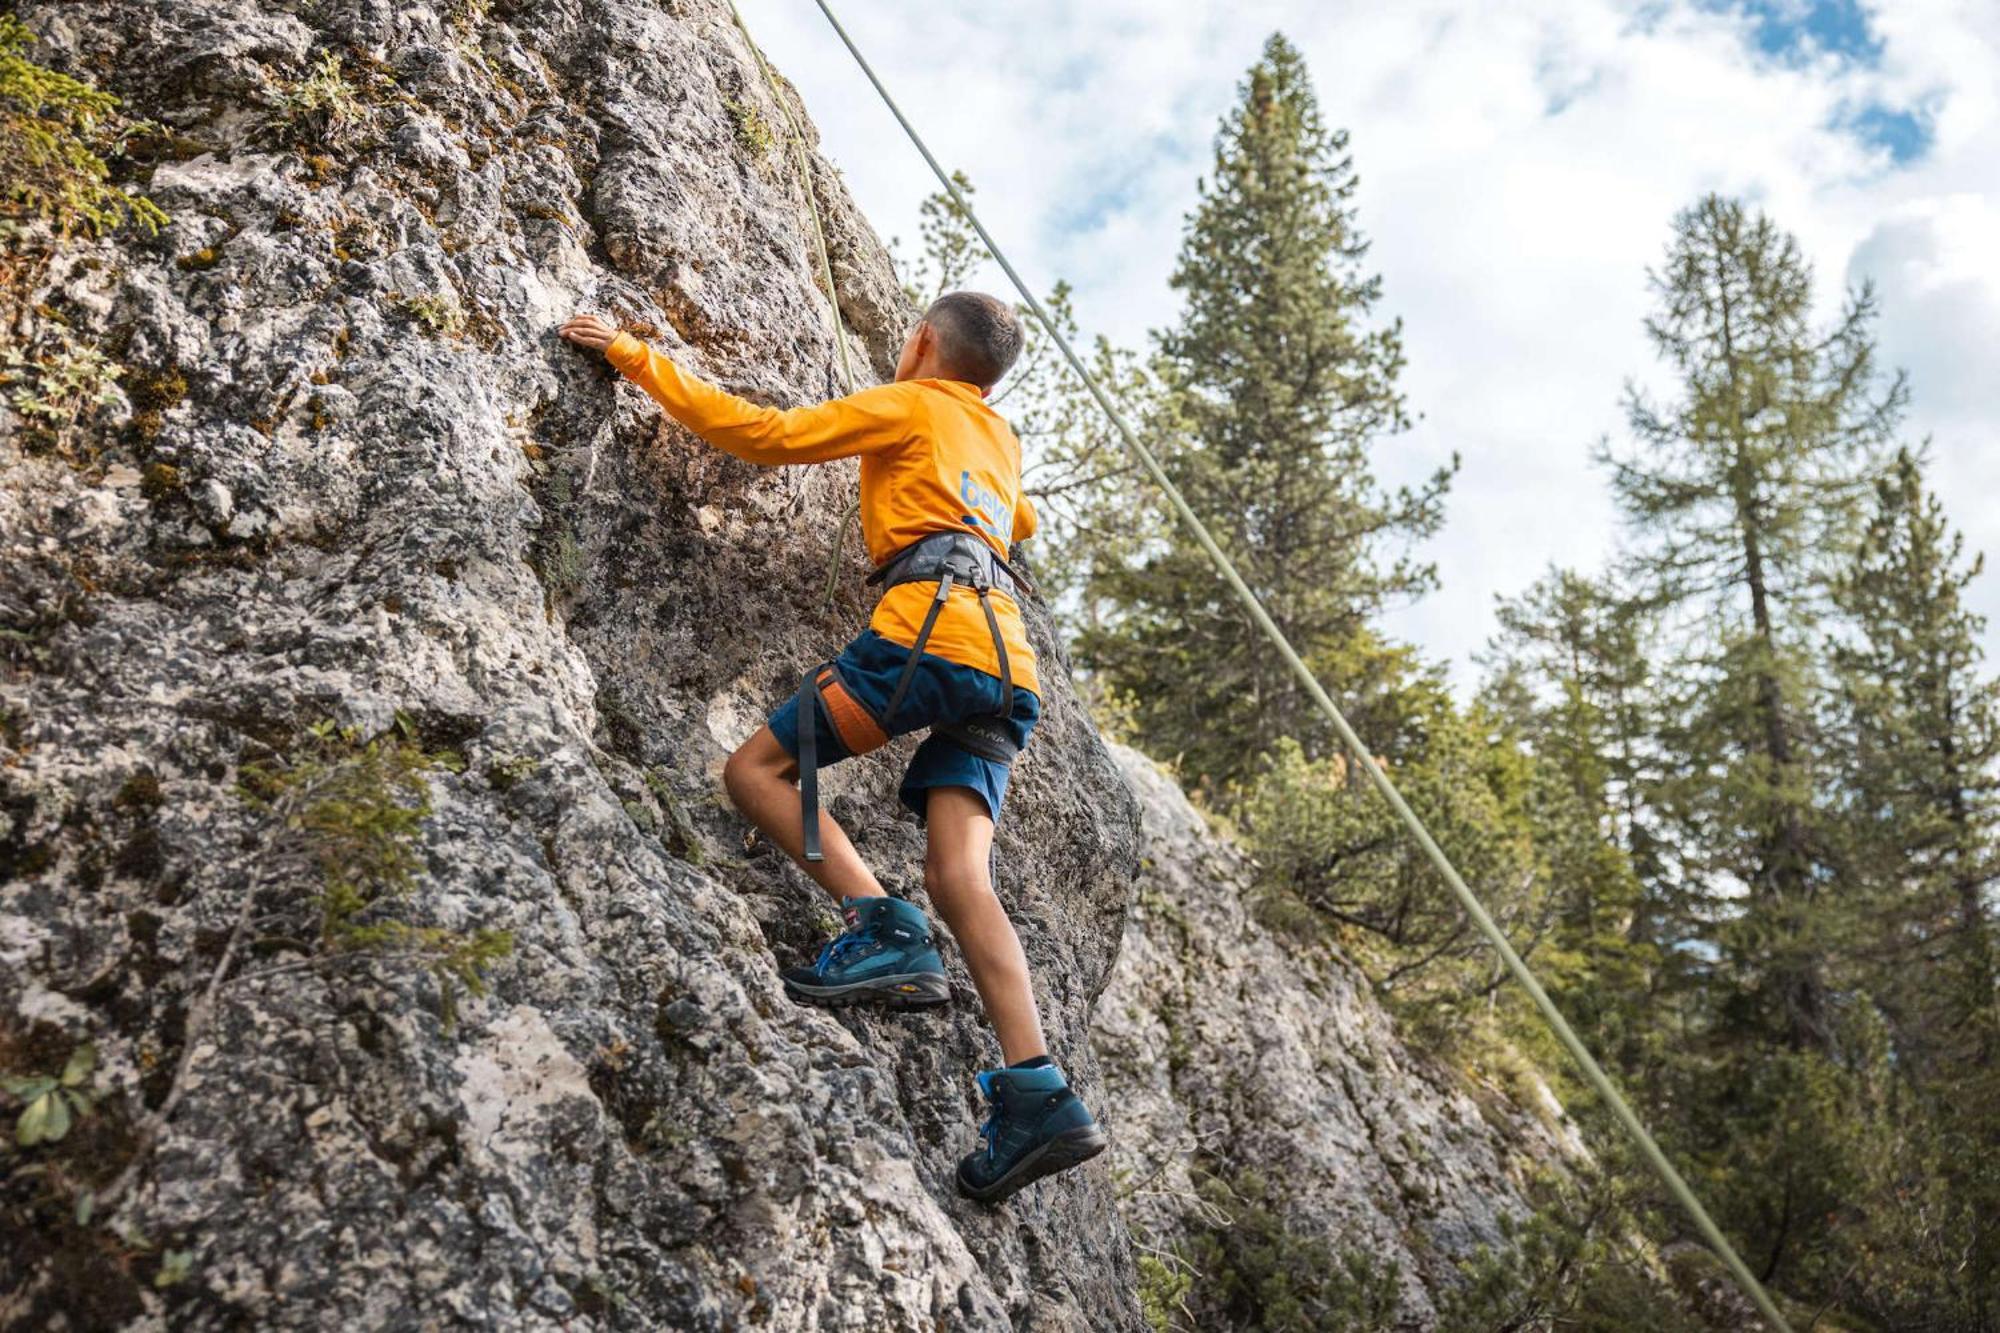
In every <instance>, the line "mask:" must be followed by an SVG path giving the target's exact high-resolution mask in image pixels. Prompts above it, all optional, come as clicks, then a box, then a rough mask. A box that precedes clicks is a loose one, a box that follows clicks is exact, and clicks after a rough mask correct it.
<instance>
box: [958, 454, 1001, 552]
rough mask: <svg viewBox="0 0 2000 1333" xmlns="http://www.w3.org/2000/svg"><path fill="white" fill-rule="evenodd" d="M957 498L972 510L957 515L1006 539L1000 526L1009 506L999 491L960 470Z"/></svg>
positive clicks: (997, 536)
mask: <svg viewBox="0 0 2000 1333" xmlns="http://www.w3.org/2000/svg"><path fill="white" fill-rule="evenodd" d="M958 498H959V499H961V500H963V501H965V503H966V507H967V508H969V509H971V510H972V512H971V513H969V514H961V515H959V517H961V518H963V519H964V520H965V521H966V522H968V523H971V524H974V525H976V526H978V527H980V528H983V529H984V530H986V531H987V532H990V533H992V534H993V536H994V537H995V538H997V539H998V540H1000V541H1002V542H1005V541H1006V540H1007V538H1008V536H1009V533H1008V532H1007V531H1006V530H1004V529H1003V528H1002V527H1001V524H1002V523H1003V522H1005V521H1006V520H1007V519H1008V517H1009V507H1008V505H1007V504H1006V502H1005V501H1003V500H1002V499H1001V498H1000V494H999V492H997V491H991V490H988V489H987V488H986V487H984V486H982V485H980V484H979V483H978V482H977V481H974V480H973V479H972V473H971V472H969V471H962V472H960V473H959V474H958Z"/></svg>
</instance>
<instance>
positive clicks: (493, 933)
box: [239, 717, 514, 1023]
mask: <svg viewBox="0 0 2000 1333" xmlns="http://www.w3.org/2000/svg"><path fill="white" fill-rule="evenodd" d="M399 720H401V719H400V717H399ZM409 730H411V729H410V728H409V727H407V726H405V727H403V728H399V731H398V733H391V734H386V735H383V736H378V737H376V738H374V739H373V740H368V741H364V740H362V739H361V736H360V733H359V732H358V731H356V730H355V729H353V728H342V727H337V726H336V725H335V724H334V723H332V722H331V721H324V722H319V723H315V724H314V725H312V726H311V727H309V728H307V730H306V735H305V743H304V744H303V745H302V746H301V747H299V750H298V751H297V752H296V753H294V754H292V755H290V756H286V757H280V758H276V759H273V760H271V761H268V762H265V763H252V764H245V765H244V766H243V769H242V774H241V783H240V786H239V791H240V792H241V793H242V795H243V798H244V799H245V800H246V801H247V802H248V803H249V804H250V805H251V806H252V807H253V808H254V809H256V810H258V811H259V812H260V813H262V814H263V815H264V816H265V817H266V819H267V820H268V821H269V822H270V824H271V825H272V826H273V827H274V838H273V845H272V847H271V849H270V851H271V853H272V855H273V858H274V860H277V861H279V862H280V863H288V864H290V865H294V866H296V867H298V868H299V869H300V870H302V871H304V872H306V873H309V874H310V875H311V876H312V877H314V878H315V879H316V880H317V881H318V883H319V892H318V893H317V895H316V896H315V899H314V905H315V907H316V908H317V911H318V915H319V923H318V934H319V940H318V946H319V948H320V950H321V951H322V955H321V956H322V957H325V958H338V957H343V956H353V955H361V956H367V957H375V958H397V959H402V960H406V961H412V962H416V963H420V964H422V965H423V966H425V967H427V968H428V969H429V970H430V972H431V974H432V975H433V976H434V977H435V978H436V979H437V982H438V987H439V992H440V996H441V1000H442V1006H443V1012H444V1017H445V1020H446V1022H447V1023H449V1022H451V1021H453V1020H454V1019H455V1018H456V1015H457V998H458V994H459V991H460V990H461V989H463V990H465V991H467V992H470V993H471V994H474V995H481V994H484V993H485V990H486V972H487V969H488V968H490V967H491V966H492V965H493V964H494V963H496V962H498V961H499V960H500V959H502V958H504V957H506V956H507V955H508V954H510V953H511V952H512V951H513V947H514V937H513V935H512V933H511V932H509V931H505V930H493V929H484V928H482V929H478V930H473V931H469V932H467V931H457V930H450V929H447V928H445V927H442V926H424V925H416V924H414V923H412V922H409V921H406V920H404V919H403V918H402V917H400V916H398V915H396V908H397V907H398V906H399V905H400V904H401V903H402V902H404V901H405V900H406V899H407V898H408V896H409V893H410V890H411V888H412V886H413V884H414V882H415V877H416V875H417V873H418V872H419V871H420V870H421V869H422V867H423V861H422V857H421V855H420V854H419V850H418V842H417V839H418V836H419V833H420V831H421V829H422V827H423V824H424V821H425V820H426V819H427V818H428V817H429V816H430V813H431V804H430V788H429V784H428V782H427V781H426V778H425V774H426V773H427V772H429V771H430V770H432V769H435V768H439V767H447V766H449V760H448V758H447V757H446V756H443V755H440V754H433V753H430V752H427V751H425V750H424V749H423V748H422V747H421V746H420V745H417V744H415V743H414V742H413V741H412V740H411V739H410V737H409V736H408V735H407V734H401V733H404V732H407V731H409Z"/></svg>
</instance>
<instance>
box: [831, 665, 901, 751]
mask: <svg viewBox="0 0 2000 1333" xmlns="http://www.w3.org/2000/svg"><path fill="white" fill-rule="evenodd" d="M819 693H820V698H821V699H823V700H825V701H826V715H827V717H828V719H829V720H831V721H832V723H833V729H834V731H835V732H836V733H837V734H838V735H839V737H840V743H841V744H842V745H844V746H846V747H847V752H848V753H849V754H867V753H868V752H869V751H870V750H874V749H878V748H880V747H881V746H884V745H887V744H888V743H889V733H888V732H886V731H884V730H882V728H881V726H880V725H879V724H877V723H876V721H875V719H874V718H872V717H870V716H869V715H868V710H867V709H865V708H863V707H862V706H861V704H860V701H859V700H857V699H856V698H855V697H854V696H853V695H851V694H849V693H848V692H847V687H846V686H845V685H842V684H841V683H840V678H839V677H837V676H835V675H834V674H833V673H832V672H831V671H824V672H821V673H820V678H819Z"/></svg>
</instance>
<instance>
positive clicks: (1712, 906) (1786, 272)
mask: <svg viewBox="0 0 2000 1333" xmlns="http://www.w3.org/2000/svg"><path fill="white" fill-rule="evenodd" d="M1653 286H1654V289H1655V290H1656V292H1657V293H1658V295H1659V298H1660V305H1659V308H1658V312H1657V313H1656V314H1655V315H1654V316H1653V317H1652V318H1651V319H1649V320H1648V321H1647V326H1646V327H1647V332H1648V334H1649V335H1650V337H1651V339H1652V342H1653V344H1654V346H1655V347H1656V348H1657V349H1658V350H1659V352H1660V355H1661V357H1662V358H1663V359H1664V361H1665V362H1666V364H1667V366H1668V367H1669V368H1670V369H1671V370H1672V371H1673V372H1674V374H1675V376H1676V377H1677V379H1678V381H1679V397H1678V399H1677V400H1676V401H1673V402H1671V403H1669V404H1666V405H1658V404H1656V403H1654V402H1653V401H1652V400H1651V399H1650V398H1649V397H1648V396H1647V395H1646V394H1644V393H1643V392H1641V391H1639V390H1637V389H1636V388H1635V389H1632V390H1629V391H1628V395H1627V398H1628V416H1629V419H1630V423H1631V427H1632V430H1633V432H1634V434H1635V435H1636V436H1637V437H1638V441H1639V445H1640V448H1639V449H1638V451H1637V452H1636V453H1635V454H1633V455H1632V456H1630V457H1627V458H1619V457H1616V456H1613V455H1612V454H1611V453H1610V452H1609V451H1608V449H1607V450H1605V451H1603V452H1602V453H1601V455H1600V456H1601V458H1602V459H1603V460H1604V461H1605V462H1607V463H1608V464H1609V466H1610V467H1611V471H1612V485H1613V489H1614V491H1615V493H1616V496H1617V498H1618V501H1619V503H1620V505H1621V507H1622V509H1623V510H1624V513H1625V515H1626V518H1627V520H1628V522H1629V524H1630V527H1631V529H1632V531H1633V533H1634V535H1635V537H1637V538H1638V545H1637V549H1636V550H1635V551H1634V553H1633V556H1632V559H1631V561H1630V567H1629V569H1628V570H1627V571H1626V577H1627V578H1628V579H1629V580H1630V582H1631V584H1632V586H1633V588H1634V589H1635V592H1636V593H1637V595H1638V598H1639V600H1640V601H1641V602H1642V603H1643V604H1645V605H1646V606H1648V607H1649V608H1651V609H1652V610H1653V611H1655V612H1656V613H1658V614H1660V615H1662V616H1663V617H1665V618H1666V620H1667V622H1668V624H1669V627H1670V628H1671V629H1673V630H1675V631H1678V633H1679V636H1680V642H1681V648H1680V650H1679V654H1678V658H1677V660H1676V661H1675V663H1674V670H1673V672H1672V678H1673V680H1674V682H1675V685H1676V688H1677V691H1678V697H1677V698H1674V699H1672V700H1670V701H1669V708H1670V711H1671V717H1670V720H1669V722H1668V723H1667V724H1666V725H1665V726H1664V727H1663V730H1662V736H1661V744H1662V746H1663V748H1664V749H1665V750H1666V751H1667V752H1668V753H1672V754H1675V755H1677V756H1678V757H1679V761H1680V770H1679V772H1678V774H1677V775H1676V777H1675V779H1674V781H1672V782H1670V783H1668V784H1665V785H1664V786H1663V788H1662V791H1661V800H1662V803H1663V805H1664V806H1665V807H1666V808H1667V810H1668V811H1669V813H1670V816H1671V818H1672V819H1673V820H1674V821H1675V823H1676V825H1677V831H1678V834H1679V846H1678V848H1677V852H1678V855H1679V858H1680V862H1681V872H1682V873H1684V874H1685V875H1686V876H1688V878H1689V880H1690V882H1691V883H1692V884H1693V885H1694V886H1695V887H1696V888H1697V889H1698V890H1699V896H1698V897H1697V898H1696V899H1695V901H1696V903H1697V904H1698V905H1699V907H1700V910H1701V911H1702V912H1703V913H1704V914H1705V915H1707V916H1710V917H1721V916H1724V915H1726V914H1727V912H1728V910H1729V909H1727V908H1726V906H1725V905H1724V902H1723V899H1724V898H1726V896H1727V895H1728V894H1729V893H1730V892H1731V890H1732V889H1733V888H1734V887H1735V886H1739V885H1740V886H1742V887H1744V888H1746V889H1747V890H1748V896H1747V898H1746V899H1745V901H1744V903H1743V905H1742V907H1741V910H1740V914H1739V915H1738V916H1737V918H1736V920H1735V921H1734V923H1733V926H1732V928H1730V929H1728V930H1726V931H1721V932H1717V934H1718V935H1719V938H1720V941H1721V943H1722V944H1723V945H1724V947H1725V951H1726V954H1727V957H1728V964H1729V969H1730V971H1731V973H1732V975H1731V976H1729V977H1728V978H1727V980H1726V984H1728V985H1731V986H1734V987H1735V988H1736V993H1735V994H1734V995H1733V996H1729V997H1726V998H1727V1002H1728V1009H1729V1016H1730V1021H1731V1022H1734V1023H1737V1024H1741V1025H1747V1028H1748V1029H1749V1030H1750V1031H1752V1032H1763V1033H1766V1034H1769V1035H1775V1036H1778V1037H1779V1038H1780V1039H1782V1040H1784V1041H1785V1042H1787V1043H1788V1044H1790V1045H1791V1046H1793V1047H1794V1048H1799V1049H1806V1048H1810V1049H1816V1050H1822V1051H1824V1050H1829V1049H1831V1047H1832V1046H1833V1043H1834V1035H1833V1018H1832V1015H1831V1014H1830V1013H1829V1004H1828V998H1827V993H1826V980H1825V975H1824V958H1823V951H1824V941H1822V940H1819V939H1818V938H1817V934H1818V927H1819V923H1820V917H1819V916H1818V915H1816V914H1815V912H1814V910H1813V909H1814V901H1815V899H1816V897H1817V895H1818V894H1819V892H1820V888H1821V885H1822V884H1823V883H1824V882H1825V880H1826V878H1827V872H1828V868H1829V863H1828V855H1827V848H1826V847H1825V845H1824V830H1823V829H1822V828H1821V827H1820V820H1819V818H1818V814H1817V809H1816V807H1817V796H1818V794H1819V789H1820V788H1821V786H1823V783H1824V780H1825V775H1824V773H1823V771H1822V768H1823V766H1822V764H1821V762H1820V759H1821V757H1820V754H1819V751H1818V737H1817V735H1816V733H1815V729H1814V727H1813V725H1812V723H1813V716H1814V704H1815V696H1816V692H1817V691H1818V690H1819V689H1820V687H1821V686H1820V681H1819V679H1818V674H1817V663H1816V649H1817V643H1816V642H1815V639H1814V637H1813V636H1814V627H1815V625H1816V624H1817V621H1818V617H1819V615H1820V613H1821V612H1822V611H1823V610H1824V609H1825V602H1826V591H1827V586H1828V583H1829V581H1830V578H1831V576H1832V570H1831V569H1830V568H1829V566H1828V559H1827V557H1828V553H1830V552H1834V553H1837V552H1839V551H1841V550H1844V549H1846V548H1847V547H1848V546H1849V545H1850V543H1851V538H1852V534H1853V530H1854V527H1855V524H1856V522H1857V516H1858V514H1859V510H1860V505H1861V502H1862V500H1863V499H1864V497H1865V495H1866V491H1867V487H1868V484H1869V482H1870V480H1871V479H1872V477H1873V476H1874V475H1875V473H1876V472H1877V471H1878V470H1879V464H1878V458H1879V454H1880V451H1881V449H1882V447H1883V444H1884V441H1885V440H1886V438H1887V436H1888V435H1889V433H1890V431H1891V430H1892V429H1893V427H1894V425H1895V422H1896V420H1897V417H1898V415H1899V413H1900V410H1901V408H1902V405H1903V402H1904V388H1903V382H1902V380H1901V377H1900V376H1899V377H1896V378H1895V379H1893V380H1892V381H1891V382H1890V383H1889V384H1887V385H1886V386H1884V385H1882V384H1880V383H1879V376H1878V375H1877V373H1876V371H1875V364H1874V344H1873V342H1872V341H1871V338H1870V328H1871V324H1872V320H1873V316H1874V303H1873V298H1872V296H1871V294H1870V293H1869V292H1868V291H1867V290H1865V289H1864V290H1862V291H1861V292H1859V293H1856V294H1855V295H1854V296H1853V297H1852V299H1850V301H1849V302H1848V304H1847V306H1846V308H1845V309H1844V310H1843V312H1842V314H1841V316H1840V318H1839V319H1838V320H1837V321H1836V322H1835V324H1834V326H1833V328H1832V329H1831V331H1830V332H1827V333H1824V334H1822V333H1819V332H1817V331H1815V330H1814V328H1813V327H1812V323H1811V315H1812V311H1811V297H1812V292H1811V287H1812V282H1811V272H1810V268H1809V266H1808V265H1807V263H1806V261H1805V260H1804V258H1803V257H1802V256H1801V254H1800V253H1799V249H1798V245H1797V243H1796V242H1795V241H1794V240H1793V239H1792V238H1791V237H1790V236H1788V235H1786V234H1784V233H1783V232H1781V231H1780V230H1779V229H1778V228H1777V227H1776V226H1775V225H1774V224H1773V223H1772V222H1771V221H1770V220H1769V219H1768V218H1765V217H1762V216H1756V217H1752V216H1750V215H1748V214H1746V212H1745V210H1744V208H1743V206H1742V205H1741V204H1739V203H1737V202H1734V201H1731V200H1725V199H1721V198H1717V197H1715V196H1710V197H1708V198H1706V199H1704V200H1702V201H1701V202H1700V203H1699V204H1697V205H1696V206H1695V207H1693V208H1691V209H1689V210H1687V211H1686V212H1684V213H1683V214H1681V215H1680V217H1679V218H1677V219H1676V222H1675V234H1674V239H1673V242H1672V245H1671V246H1670V248H1669V252H1668V260H1667V265H1666V268H1665V270H1664V271H1663V272H1661V273H1659V274H1656V275H1655V276H1654V278H1653ZM1690 926H1691V927H1692V928H1694V929H1697V930H1702V931H1704V933H1706V926H1705V923H1704V922H1702V921H1699V920H1697V921H1695V922H1691V923H1690Z"/></svg>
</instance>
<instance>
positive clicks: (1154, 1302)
mask: <svg viewBox="0 0 2000 1333" xmlns="http://www.w3.org/2000/svg"><path fill="white" fill-rule="evenodd" d="M1193 1287H1194V1270H1193V1269H1191V1268H1189V1267H1188V1266H1187V1264H1186V1262H1185V1261H1183V1260H1181V1259H1180V1258H1179V1257H1178V1256H1175V1255H1168V1256H1166V1257H1164V1258H1162V1257H1161V1256H1159V1255H1157V1254H1142V1255H1140V1256H1139V1312H1140V1313H1141V1314H1143V1315H1144V1316H1145V1317H1146V1325H1147V1327H1149V1328H1151V1329H1152V1330H1153V1333H1174V1330H1175V1329H1177V1328H1181V1327H1184V1326H1185V1321H1187V1320H1190V1319H1192V1318H1193V1317H1194V1316H1193V1314H1192V1312H1190V1311H1189V1309H1188V1304H1187V1298H1188V1292H1189V1291H1190V1290H1192V1289H1193Z"/></svg>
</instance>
